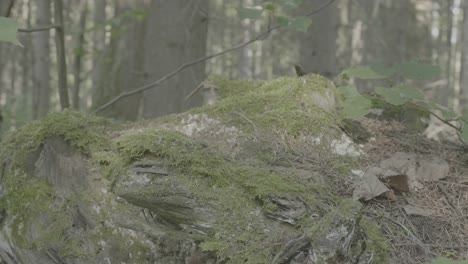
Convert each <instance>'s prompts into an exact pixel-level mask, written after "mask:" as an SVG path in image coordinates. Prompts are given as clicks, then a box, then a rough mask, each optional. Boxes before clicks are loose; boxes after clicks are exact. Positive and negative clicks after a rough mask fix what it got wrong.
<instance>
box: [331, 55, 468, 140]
mask: <svg viewBox="0 0 468 264" xmlns="http://www.w3.org/2000/svg"><path fill="white" fill-rule="evenodd" d="M440 73H441V71H440V68H439V67H436V66H433V65H429V64H424V63H417V62H404V63H399V64H395V65H383V64H373V65H368V66H357V67H351V68H348V69H345V70H343V71H342V73H341V74H340V77H341V79H342V80H344V81H348V80H349V79H350V78H351V77H354V78H357V79H365V80H380V79H383V80H387V81H389V83H396V80H401V79H408V80H427V79H432V78H435V77H438V76H439V75H440ZM339 91H340V92H341V94H342V96H343V108H344V109H343V110H344V113H345V117H346V118H359V117H362V116H364V115H366V114H367V113H368V111H369V110H370V109H371V107H372V104H370V103H369V101H367V100H368V99H367V100H366V98H365V97H364V96H361V95H360V94H359V93H358V92H357V91H356V88H350V87H341V88H339ZM374 92H375V95H376V96H377V98H376V99H381V100H383V102H385V103H388V104H391V105H394V106H397V107H404V106H410V107H411V108H414V109H417V110H419V111H423V112H425V113H428V114H432V115H434V116H435V117H436V118H439V119H440V118H443V121H444V122H448V121H454V120H456V121H460V123H461V125H462V127H461V128H460V129H459V130H458V132H459V135H460V138H461V139H462V140H463V141H464V142H465V143H466V142H468V111H465V112H463V114H462V115H461V116H460V115H457V114H456V113H455V112H454V111H453V110H450V109H446V108H445V107H442V106H440V105H438V104H435V103H433V102H427V101H425V99H424V95H423V94H422V93H421V92H420V91H419V90H418V89H416V88H415V87H413V86H410V85H407V84H405V83H399V84H397V85H394V86H393V87H380V86H378V87H376V88H375V89H374ZM433 110H439V111H440V112H441V113H442V117H439V116H437V115H435V114H434V112H433Z"/></svg>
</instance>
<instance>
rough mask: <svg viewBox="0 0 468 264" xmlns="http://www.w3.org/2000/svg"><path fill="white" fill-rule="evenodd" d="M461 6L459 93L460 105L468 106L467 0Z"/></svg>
mask: <svg viewBox="0 0 468 264" xmlns="http://www.w3.org/2000/svg"><path fill="white" fill-rule="evenodd" d="M462 5H463V6H462V7H463V28H462V29H461V30H462V51H461V71H460V93H461V95H462V97H461V102H460V105H462V106H464V107H465V109H466V108H468V106H467V104H468V2H466V1H464V2H462Z"/></svg>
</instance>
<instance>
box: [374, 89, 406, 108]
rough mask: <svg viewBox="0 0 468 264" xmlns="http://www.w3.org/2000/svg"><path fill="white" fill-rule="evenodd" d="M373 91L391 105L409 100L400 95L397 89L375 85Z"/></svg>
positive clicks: (401, 103)
mask: <svg viewBox="0 0 468 264" xmlns="http://www.w3.org/2000/svg"><path fill="white" fill-rule="evenodd" d="M375 93H376V94H378V95H380V96H381V97H382V98H383V99H384V100H385V101H386V102H387V103H389V104H392V105H403V104H405V103H406V102H408V101H409V99H408V98H406V97H403V96H401V95H400V92H399V91H398V90H395V89H391V88H384V87H377V88H375Z"/></svg>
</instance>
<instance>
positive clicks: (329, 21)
mask: <svg viewBox="0 0 468 264" xmlns="http://www.w3.org/2000/svg"><path fill="white" fill-rule="evenodd" d="M324 2H325V1H324V0H314V1H306V3H305V4H304V5H303V6H302V8H301V10H313V9H314V8H316V7H317V6H321V5H323V3H324ZM337 5H338V4H337V2H336V1H335V2H334V3H332V4H331V5H330V6H328V7H327V8H326V9H324V10H322V11H320V12H319V13H318V14H316V15H315V16H314V17H313V18H312V19H313V23H312V26H311V27H310V28H309V30H308V31H307V33H306V34H303V35H302V36H301V37H300V43H301V48H300V63H301V64H302V66H303V67H304V69H305V70H306V71H308V72H313V73H317V74H321V75H323V76H326V77H332V76H336V75H337V74H338V73H339V68H338V60H337V55H336V54H337V44H336V40H337V37H338V22H339V20H338V19H339V13H338V9H337Z"/></svg>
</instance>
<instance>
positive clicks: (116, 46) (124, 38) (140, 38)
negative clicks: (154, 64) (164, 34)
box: [101, 1, 153, 120]
mask: <svg viewBox="0 0 468 264" xmlns="http://www.w3.org/2000/svg"><path fill="white" fill-rule="evenodd" d="M135 8H138V9H147V6H146V4H145V3H144V2H143V1H138V2H136V1H135V2H133V1H121V2H119V3H117V5H116V10H115V16H116V17H122V16H125V14H128V13H129V12H131V10H133V9H135ZM122 25H125V27H122V26H120V25H118V26H117V27H118V28H116V30H117V31H118V30H120V33H118V34H120V37H118V38H113V37H112V38H111V42H110V44H109V48H106V51H105V52H104V53H103V59H104V60H105V61H107V60H108V58H112V59H113V60H112V64H109V63H106V64H105V65H104V67H105V69H106V70H105V71H106V73H104V72H103V76H101V78H103V79H104V78H105V80H103V81H102V83H103V84H105V86H106V87H105V93H104V94H103V96H102V97H101V99H102V102H106V101H108V100H109V99H111V98H112V97H114V96H117V95H118V94H121V93H122V92H125V91H129V90H133V89H135V88H136V87H139V86H141V85H143V84H144V80H145V79H146V78H147V76H148V75H149V74H151V73H152V72H153V71H152V70H151V69H150V70H148V72H146V71H145V69H144V61H145V56H144V55H145V51H144V48H145V47H144V37H145V21H144V20H141V19H134V18H127V19H125V20H124V21H123V22H122ZM148 48H149V49H151V50H152V49H153V47H152V46H148ZM122 51H125V52H122ZM140 104H141V94H134V95H132V96H128V97H125V98H123V99H122V100H120V101H118V102H116V103H115V104H114V105H112V106H111V107H109V109H108V110H106V111H105V114H106V115H107V116H112V117H118V118H120V119H124V120H136V119H137V118H138V115H139V113H140Z"/></svg>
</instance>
